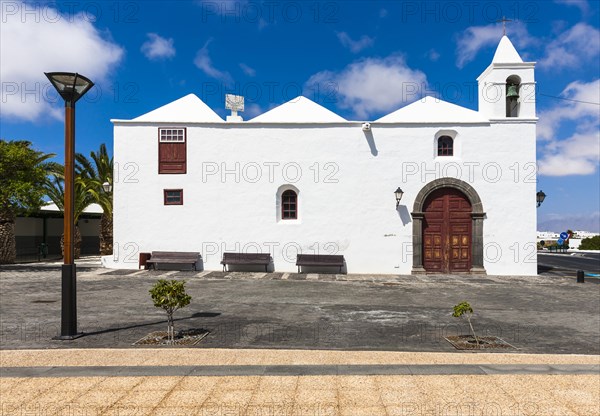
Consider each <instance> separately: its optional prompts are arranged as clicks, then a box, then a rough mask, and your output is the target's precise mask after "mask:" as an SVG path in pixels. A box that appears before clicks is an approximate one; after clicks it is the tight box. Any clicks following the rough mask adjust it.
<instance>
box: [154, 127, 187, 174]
mask: <svg viewBox="0 0 600 416" xmlns="http://www.w3.org/2000/svg"><path fill="white" fill-rule="evenodd" d="M186 151H187V150H186V129H185V128H159V129H158V173H167V174H168V173H186V171H187V155H186Z"/></svg>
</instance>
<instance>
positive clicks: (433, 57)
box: [425, 49, 440, 62]
mask: <svg viewBox="0 0 600 416" xmlns="http://www.w3.org/2000/svg"><path fill="white" fill-rule="evenodd" d="M425 56H427V58H429V60H430V61H432V62H437V60H438V59H440V53H439V52H438V51H436V50H435V49H429V50H428V51H427V53H425Z"/></svg>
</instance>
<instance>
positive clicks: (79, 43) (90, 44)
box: [0, 3, 124, 121]
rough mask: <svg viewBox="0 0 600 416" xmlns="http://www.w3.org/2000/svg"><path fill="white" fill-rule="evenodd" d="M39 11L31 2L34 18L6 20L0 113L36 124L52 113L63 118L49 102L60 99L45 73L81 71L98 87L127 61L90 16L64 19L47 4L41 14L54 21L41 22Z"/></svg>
mask: <svg viewBox="0 0 600 416" xmlns="http://www.w3.org/2000/svg"><path fill="white" fill-rule="evenodd" d="M16 7H17V8H18V10H24V7H25V6H24V5H23V3H19V4H17V5H16ZM37 7H42V6H40V5H38V4H37V3H36V4H34V3H31V4H29V3H28V4H27V10H31V15H30V17H27V16H22V15H21V13H16V14H8V13H7V14H3V16H2V18H3V22H2V24H0V73H1V74H2V102H1V105H0V115H1V116H2V117H3V118H6V119H14V120H28V121H35V120H38V119H40V118H42V117H43V116H45V115H48V114H49V115H51V116H53V117H56V118H58V119H60V118H62V117H63V116H62V108H58V106H52V105H51V104H50V103H49V102H48V101H47V100H48V99H52V100H54V99H55V98H56V97H57V95H55V94H54V90H53V88H52V87H51V86H50V83H49V81H48V79H47V78H46V77H45V76H44V72H55V71H65V72H78V73H81V74H83V75H85V76H86V77H88V78H90V79H91V80H92V81H94V82H95V83H96V84H99V83H101V82H103V81H105V80H106V79H107V78H108V76H109V75H110V72H111V70H112V69H113V68H114V67H115V66H116V65H117V64H118V63H119V62H120V61H121V58H122V57H123V53H124V51H123V49H122V48H121V47H120V46H118V45H116V44H115V43H113V42H111V41H110V40H107V39H105V37H104V36H102V34H101V33H100V31H99V30H97V29H96V28H95V27H94V25H93V24H92V22H90V20H91V19H90V18H89V15H84V14H78V15H75V16H71V15H69V16H64V15H61V14H60V13H59V12H58V11H57V10H55V9H52V7H51V5H44V6H43V7H44V13H42V12H40V13H39V14H38V16H51V17H52V19H45V18H39V19H36V18H35V11H34V9H35V8H37ZM36 20H37V21H36ZM58 100H60V98H58Z"/></svg>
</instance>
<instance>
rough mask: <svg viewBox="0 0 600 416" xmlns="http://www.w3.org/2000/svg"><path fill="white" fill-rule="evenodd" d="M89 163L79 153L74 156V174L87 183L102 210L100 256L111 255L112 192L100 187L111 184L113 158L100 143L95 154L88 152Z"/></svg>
mask: <svg viewBox="0 0 600 416" xmlns="http://www.w3.org/2000/svg"><path fill="white" fill-rule="evenodd" d="M90 158H91V161H90V160H89V159H88V158H86V157H85V156H84V155H82V154H81V153H77V154H76V155H75V161H76V166H75V169H76V172H77V174H78V175H79V176H80V177H82V178H84V179H86V180H87V181H88V183H89V187H88V191H89V193H90V194H91V195H92V197H93V198H94V202H96V203H97V204H98V205H100V207H101V208H102V211H103V213H102V217H101V218H100V254H102V255H107V254H112V249H113V216H112V211H113V210H112V208H113V198H112V190H111V191H110V192H106V191H104V189H103V187H102V185H103V184H104V183H105V182H108V183H109V184H110V185H111V186H112V183H113V158H112V157H109V155H108V152H107V150H106V145H105V144H104V143H102V144H101V145H100V148H99V150H98V151H97V152H94V151H92V152H90Z"/></svg>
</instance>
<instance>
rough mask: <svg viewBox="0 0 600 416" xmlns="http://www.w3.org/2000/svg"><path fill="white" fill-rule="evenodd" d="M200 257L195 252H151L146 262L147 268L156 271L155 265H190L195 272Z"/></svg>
mask: <svg viewBox="0 0 600 416" xmlns="http://www.w3.org/2000/svg"><path fill="white" fill-rule="evenodd" d="M201 258H202V256H201V255H200V253H198V252H196V251H153V252H152V254H151V256H150V258H149V259H148V260H146V264H147V265H148V267H152V268H153V269H154V270H156V265H157V264H161V263H162V264H164V263H166V264H191V265H192V269H193V270H196V263H197V262H198V260H200V259H201Z"/></svg>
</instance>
